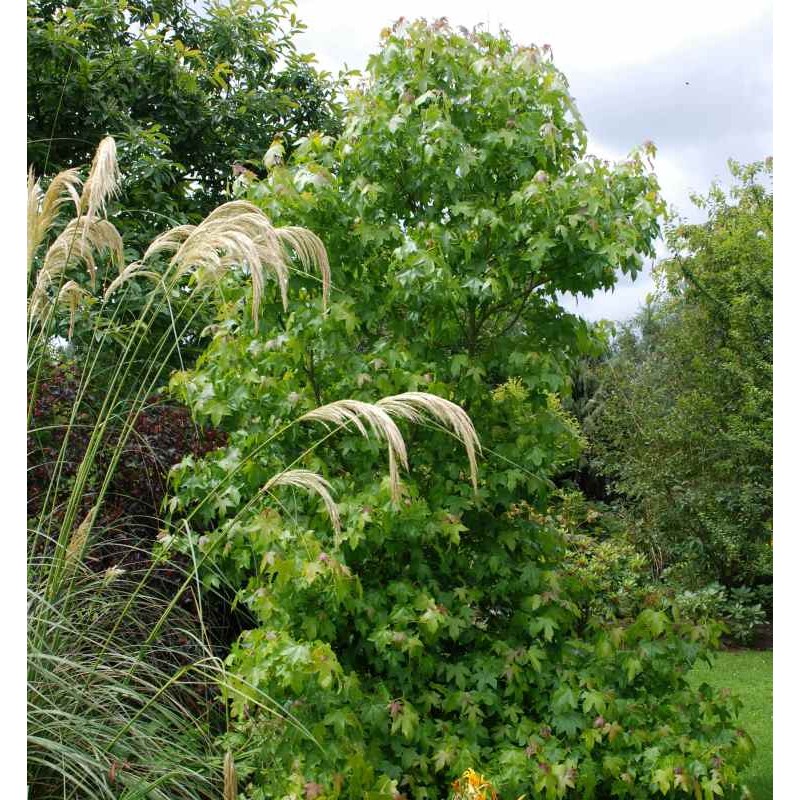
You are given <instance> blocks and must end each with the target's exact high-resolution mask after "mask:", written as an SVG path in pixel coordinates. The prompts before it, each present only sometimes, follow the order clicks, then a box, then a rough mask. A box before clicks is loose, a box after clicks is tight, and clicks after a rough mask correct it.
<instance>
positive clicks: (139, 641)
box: [27, 138, 335, 800]
mask: <svg viewBox="0 0 800 800" xmlns="http://www.w3.org/2000/svg"><path fill="white" fill-rule="evenodd" d="M81 187H82V189H81ZM119 191H120V175H119V170H118V167H117V163H116V148H115V145H114V141H113V139H111V138H106V139H104V140H103V141H102V142H101V144H100V146H99V148H98V151H97V154H96V156H95V159H94V161H93V163H92V165H91V168H90V170H89V172H88V175H87V177H86V179H85V181H82V178H81V172H80V170H77V169H71V170H66V171H64V172H62V173H60V174H59V175H57V176H56V177H55V178H53V179H52V180H51V181H50V183H49V185H48V187H47V189H46V191H42V188H41V182H40V180H38V179H36V178H35V176H34V175H33V174H32V173H29V176H28V202H27V213H28V265H27V267H28V393H29V417H28V439H29V443H31V444H32V445H33V446H32V448H31V452H30V453H29V467H30V470H29V475H35V476H39V477H40V478H41V477H44V478H45V483H44V484H42V485H39V486H37V487H36V488H37V491H36V492H35V494H34V496H32V497H31V498H30V501H31V505H30V510H31V513H30V514H29V530H28V597H29V604H28V783H29V788H30V792H31V796H32V797H37V798H45V799H46V800H49V798H56V797H59V798H78V797H93V798H94V797H97V798H104V797H108V798H111V797H115V798H116V797H124V798H128V799H129V800H132V798H134V797H136V798H143V797H151V798H187V799H188V798H198V799H199V798H209V799H210V798H217V797H219V796H220V795H221V794H222V795H223V796H225V797H231V798H233V797H235V796H236V794H237V789H236V768H235V754H234V753H231V752H230V750H226V749H225V748H224V747H222V746H221V744H220V741H219V739H218V736H219V735H220V734H223V733H224V732H225V730H226V727H227V726H228V721H229V718H228V709H227V702H228V700H226V701H225V702H222V703H220V702H219V698H220V697H222V696H224V697H225V698H229V699H230V698H236V697H237V696H238V695H239V694H240V693H241V692H247V697H248V701H249V702H250V703H251V705H253V707H255V708H261V709H262V710H263V711H264V713H267V714H271V715H274V716H277V717H280V718H285V719H291V718H292V715H291V714H290V713H289V712H287V711H286V710H285V709H282V708H279V707H276V706H275V704H274V703H272V701H271V699H270V698H269V697H268V696H267V695H265V694H264V693H263V692H261V691H260V689H259V688H258V687H254V686H250V685H248V683H247V682H246V681H242V680H241V679H237V681H236V684H235V685H233V684H232V683H231V682H230V681H229V680H228V677H227V670H226V668H225V666H224V664H223V662H222V660H221V658H220V654H221V655H223V656H224V655H225V644H226V643H227V640H226V638H225V636H230V635H231V634H230V633H229V632H228V633H226V631H225V630H222V631H221V632H220V631H219V630H217V628H216V627H215V628H212V627H211V625H210V621H209V619H208V618H207V616H206V611H205V609H206V608H207V607H208V606H212V607H214V608H217V609H218V608H219V606H220V602H221V601H220V600H219V599H215V596H214V593H204V594H203V596H202V597H201V595H200V593H199V579H198V572H197V566H198V560H197V559H198V557H199V555H198V554H197V553H192V554H191V555H190V556H189V557H187V558H184V559H182V560H181V561H179V562H174V563H172V562H169V561H166V562H165V561H164V560H163V559H162V560H160V561H156V560H155V559H154V558H153V555H152V552H151V548H152V545H153V540H152V539H150V540H148V539H146V538H145V539H144V540H141V538H137V537H141V536H142V535H143V534H142V533H141V530H142V521H141V519H134V518H133V517H131V518H130V519H128V518H127V517H126V514H125V512H124V509H122V510H121V509H120V505H119V499H118V498H117V497H114V498H113V501H112V498H111V495H110V488H111V487H112V486H115V485H116V481H117V474H118V472H119V471H120V470H121V469H122V468H123V466H124V467H125V469H128V465H127V463H126V462H127V460H129V459H130V458H131V453H132V452H133V450H132V448H131V444H130V443H131V441H132V439H133V440H135V439H136V437H137V436H140V435H141V434H140V433H139V422H140V420H142V419H143V418H145V417H147V415H148V414H152V403H153V398H154V397H156V396H157V394H158V391H157V390H158V389H159V385H160V381H161V380H162V376H163V374H164V370H165V366H166V365H167V364H168V363H169V360H170V358H171V357H172V355H173V354H174V353H175V352H176V351H180V348H181V343H182V341H184V340H185V338H186V336H187V335H188V331H190V330H191V326H192V324H193V319H194V316H193V314H189V316H188V318H177V317H175V316H173V317H172V324H171V326H170V327H169V328H167V329H165V330H156V333H155V334H154V333H153V327H152V323H153V320H155V319H157V318H158V316H159V315H160V314H163V313H164V312H165V309H166V310H167V313H168V314H170V315H171V314H172V311H171V309H172V304H173V303H174V302H175V299H176V297H181V296H182V297H183V298H185V299H188V300H190V301H191V302H192V303H194V306H195V312H193V313H196V309H198V308H201V307H202V304H203V303H204V298H203V297H201V296H200V295H199V294H198V292H199V291H200V290H203V289H205V288H206V287H208V286H209V285H210V286H211V288H212V289H213V288H214V287H215V286H217V285H218V284H219V283H221V282H223V281H225V280H227V279H229V278H230V277H231V276H233V279H235V280H241V281H242V282H243V283H244V282H245V281H248V280H249V282H250V286H251V293H252V308H253V319H254V322H255V321H256V318H257V314H258V312H259V307H260V304H261V302H262V296H263V293H264V288H265V287H264V281H263V274H264V272H265V271H266V270H268V269H272V270H273V273H274V274H275V276H276V279H277V281H278V283H279V294H280V297H281V299H282V303H285V302H286V301H287V290H288V284H289V277H290V271H291V270H293V269H294V267H293V266H292V265H293V263H294V261H295V260H296V261H297V263H298V264H299V265H300V267H301V268H302V269H303V270H306V269H308V268H311V267H312V266H314V265H317V266H319V268H320V271H321V274H322V282H323V305H324V304H325V303H326V302H327V297H328V293H329V291H330V274H329V268H328V265H327V259H326V255H325V251H324V247H323V245H322V243H321V241H320V240H319V239H318V238H317V237H316V236H314V235H313V234H311V233H310V232H309V231H306V230H304V229H301V228H298V227H297V226H293V227H291V228H290V229H286V230H279V229H275V228H273V227H272V226H271V225H270V223H269V220H268V219H267V217H266V216H265V215H264V214H263V212H261V211H260V210H259V209H256V208H254V207H251V206H247V204H242V203H238V204H236V203H232V204H228V205H227V206H223V207H221V208H220V209H218V210H217V212H215V213H213V214H211V215H210V216H209V218H208V219H207V220H206V221H205V222H204V223H201V224H200V225H199V226H197V228H196V229H193V230H192V231H186V230H181V231H179V232H178V233H177V234H175V233H172V234H170V235H171V236H172V239H173V240H177V239H180V241H181V243H182V244H179V245H178V246H177V247H176V248H175V249H176V253H175V256H174V257H173V258H172V259H171V260H170V261H169V262H167V263H164V262H163V260H162V258H161V257H160V255H159V252H160V251H163V250H164V249H166V248H165V247H161V248H158V247H156V248H155V249H151V251H150V252H148V254H147V268H146V269H144V268H142V263H141V262H134V263H132V264H128V265H125V263H124V252H125V251H124V247H123V243H122V240H121V238H120V236H119V233H118V232H117V229H116V227H115V225H114V223H113V215H112V214H111V210H112V207H111V201H112V200H113V198H114V196H115V195H116V194H117V193H118V192H119ZM70 210H71V211H72V212H73V214H74V216H73V217H72V218H71V219H70V218H68V213H69V211H70ZM170 235H168V236H165V237H163V238H162V240H161V244H162V245H163V244H164V242H165V241H169V240H170ZM184 245H187V246H184ZM115 273H116V276H115ZM139 278H145V279H146V281H138V283H139V286H138V287H136V290H135V292H133V296H135V297H136V302H135V303H131V302H129V298H130V297H131V296H132V289H133V286H134V283H137V280H135V279H139ZM193 278H197V279H196V280H192V279H193ZM103 283H105V284H106V286H105V290H104V291H103V286H102V285H103ZM142 291H143V292H144V294H143V295H142ZM176 293H177V294H176ZM142 298H143V299H142ZM126 316H127V317H133V318H134V324H132V325H131V324H130V322H129V320H128V321H126ZM73 337H74V338H73ZM81 337H82V338H81ZM67 384H69V386H67ZM62 397H65V398H68V401H67V402H68V405H67V406H65V407H64V408H62V409H60V411H58V412H57V413H56V417H55V418H54V419H49V417H48V414H49V412H50V411H51V408H50V406H51V405H53V403H54V402H56V403H57V401H58V398H62ZM54 398H55V400H54ZM37 458H43V459H45V461H43V462H42V463H39V462H38V461H37V460H36V459H37ZM31 459H33V460H31ZM169 466H170V462H167V463H163V464H160V468H161V469H162V470H164V471H165V470H166V469H168V467H169ZM289 484H290V485H294V486H298V485H304V486H314V487H316V488H318V490H322V489H324V486H325V482H324V480H323V479H321V478H320V479H318V480H316V481H315V480H313V479H312V478H311V477H310V474H309V475H306V476H302V475H301V474H300V473H299V472H298V471H294V473H293V472H291V471H285V472H284V473H283V474H282V475H278V476H276V479H275V480H274V481H273V482H272V484H271V486H279V485H289ZM151 490H152V491H158V490H159V485H158V484H155V485H154V486H153V487H151ZM323 499H325V497H323ZM160 500H161V498H160V497H159V498H157V499H156V500H155V501H153V502H154V503H155V506H156V510H155V513H156V514H157V513H158V506H159V504H160ZM328 500H329V502H328V507H329V509H330V510H331V511H332V512H335V506H334V505H333V502H332V500H330V498H328ZM160 522H161V521H160V520H159V519H158V518H157V517H154V518H153V519H151V520H148V521H146V524H145V525H144V531H150V530H152V529H153V527H154V526H157V525H159V523H160ZM115 543H116V544H115ZM109 559H111V561H112V563H111V564H110V565H109V566H106V567H105V568H104V567H103V566H102V565H105V564H107V563H108V562H109ZM228 601H229V598H228V597H227V596H226V597H225V600H224V602H228ZM226 613H227V615H228V616H229V615H230V610H229V609H228V610H227V612H226ZM301 727H302V726H301ZM306 735H308V734H306ZM245 744H246V743H245Z"/></svg>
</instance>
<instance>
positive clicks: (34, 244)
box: [27, 168, 81, 272]
mask: <svg viewBox="0 0 800 800" xmlns="http://www.w3.org/2000/svg"><path fill="white" fill-rule="evenodd" d="M80 185H81V178H80V175H79V174H78V170H77V169H67V170H64V171H63V172H59V173H58V175H56V176H55V178H53V180H52V181H50V185H49V186H48V187H47V191H46V192H45V193H44V195H43V194H42V189H41V185H40V183H39V180H38V179H35V176H34V174H33V168H31V169H30V171H29V172H28V214H27V217H28V272H30V270H31V267H32V265H33V257H34V256H35V255H36V251H37V250H38V249H39V245H40V244H41V243H42V240H43V239H44V237H45V235H46V234H47V232H48V231H49V230H50V228H51V227H52V225H53V222H54V221H55V218H56V215H57V214H58V211H59V209H60V208H61V206H62V205H63V204H64V203H66V202H67V201H68V200H70V199H71V200H72V202H73V204H74V205H75V213H76V214H80V207H81V200H80V197H79V195H78V187H79V186H80Z"/></svg>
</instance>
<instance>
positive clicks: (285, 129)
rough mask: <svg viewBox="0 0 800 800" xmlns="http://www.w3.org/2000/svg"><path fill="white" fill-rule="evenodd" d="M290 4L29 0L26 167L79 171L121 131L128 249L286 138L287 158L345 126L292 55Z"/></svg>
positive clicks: (305, 61) (317, 77) (315, 78)
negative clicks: (316, 135)
mask: <svg viewBox="0 0 800 800" xmlns="http://www.w3.org/2000/svg"><path fill="white" fill-rule="evenodd" d="M292 7H293V3H292V2H291V0H282V1H281V2H269V3H267V2H264V1H263V0H231V1H230V2H219V0H206V1H205V2H204V3H203V4H202V5H198V4H196V3H193V2H190V1H189V0H122V2H118V0H29V2H28V161H29V163H30V164H31V165H32V166H33V168H34V171H35V172H36V174H37V175H45V176H49V175H52V174H54V173H56V172H58V171H60V170H63V169H66V168H69V167H76V166H81V165H83V164H86V163H88V162H89V161H90V160H91V157H92V155H93V153H94V149H95V147H96V146H97V143H98V142H99V141H100V140H101V139H102V138H103V137H104V136H106V135H109V134H110V135H112V136H114V137H115V138H116V139H117V141H118V143H119V146H120V167H121V170H122V173H123V174H124V175H125V183H124V186H123V190H124V191H123V196H124V202H123V203H122V205H121V207H120V209H119V212H118V213H119V216H120V218H119V220H117V222H118V227H120V229H121V232H122V233H123V236H124V238H125V241H126V243H128V245H129V246H131V247H135V246H136V245H137V244H138V245H139V246H140V247H141V245H142V244H143V243H147V242H149V241H150V239H152V237H153V235H154V234H155V233H157V232H158V231H160V230H164V229H165V228H166V227H168V226H169V225H170V224H176V223H182V222H198V221H199V220H200V219H202V218H203V217H204V216H205V215H206V214H208V213H209V212H210V211H211V210H212V209H213V208H214V207H215V206H216V205H218V204H219V203H220V202H222V200H223V198H224V196H225V191H226V188H227V187H228V186H229V184H230V182H231V180H232V177H233V176H234V175H235V171H238V170H241V169H244V168H247V169H250V170H255V171H258V170H259V167H260V168H261V169H263V164H261V159H262V157H263V156H264V153H265V152H266V150H267V148H268V147H269V145H270V143H271V142H272V140H273V139H274V138H275V136H276V135H280V136H282V137H283V140H284V143H285V147H286V148H287V150H290V149H291V147H292V145H293V143H294V141H295V140H296V139H297V138H298V137H300V136H303V135H304V134H305V133H307V132H308V131H310V130H321V131H325V132H327V133H334V132H336V131H337V130H338V129H339V128H338V125H339V123H338V116H337V113H338V112H337V107H336V104H335V102H334V98H333V94H334V87H333V85H332V84H331V82H330V81H329V80H328V77H327V76H326V75H325V74H324V73H319V72H317V71H316V69H315V68H314V67H313V65H312V63H311V60H310V58H309V57H307V56H301V55H299V54H297V52H296V51H295V46H294V41H293V38H294V36H295V35H296V34H297V33H299V32H300V31H301V30H303V29H304V26H303V24H302V23H301V22H300V21H299V20H298V19H297V18H296V17H295V15H294V13H292V10H291V9H292ZM140 253H141V250H139V253H138V254H140Z"/></svg>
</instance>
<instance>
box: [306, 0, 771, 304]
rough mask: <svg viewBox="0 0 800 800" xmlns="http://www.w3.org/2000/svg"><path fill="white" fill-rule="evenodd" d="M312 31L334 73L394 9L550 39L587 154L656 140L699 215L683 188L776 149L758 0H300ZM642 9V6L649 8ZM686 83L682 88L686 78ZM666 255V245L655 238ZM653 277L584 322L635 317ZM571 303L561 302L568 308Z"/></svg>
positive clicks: (665, 180) (667, 183) (370, 45)
mask: <svg viewBox="0 0 800 800" xmlns="http://www.w3.org/2000/svg"><path fill="white" fill-rule="evenodd" d="M297 5H298V16H299V17H300V18H301V19H302V20H303V21H304V22H306V24H307V25H308V31H307V32H306V33H304V34H303V35H302V36H300V37H299V38H298V42H297V44H298V47H299V49H301V50H303V51H311V52H314V53H316V55H317V58H318V60H319V63H320V66H321V67H323V68H324V69H327V70H329V71H330V72H333V73H334V74H336V73H338V71H339V70H340V69H342V68H343V67H344V66H345V64H346V65H347V66H348V68H350V69H363V68H364V67H365V66H366V62H367V59H368V57H369V55H370V54H372V53H374V52H376V51H377V49H378V43H379V35H380V31H381V29H382V28H384V27H386V26H388V25H391V24H392V23H393V22H394V21H395V20H396V19H398V18H399V17H400V16H405V17H406V18H408V19H413V18H416V17H420V16H423V17H427V18H428V19H436V18H438V17H442V16H445V17H447V18H448V20H449V21H450V23H451V24H452V25H465V26H467V27H472V26H473V25H476V24H478V23H484V24H487V23H488V25H489V27H490V28H491V29H492V30H495V31H496V30H497V29H498V26H499V25H502V26H503V27H505V28H507V29H508V30H509V32H510V33H511V35H512V37H513V38H514V39H515V41H517V42H520V43H522V44H527V43H535V44H539V45H541V44H544V43H548V44H550V45H551V47H552V48H553V53H554V59H555V63H556V65H557V66H558V67H559V69H561V70H562V72H564V73H565V74H566V76H567V78H568V80H569V81H570V87H571V90H572V92H573V94H574V95H575V97H576V100H577V104H578V108H579V109H580V110H581V113H582V114H583V116H584V119H585V122H586V124H587V127H588V130H589V142H590V147H589V149H590V152H593V153H595V154H597V155H600V156H602V157H604V158H608V159H610V160H616V159H620V158H623V157H624V156H625V155H626V154H627V153H628V152H629V150H630V149H631V148H632V147H634V146H636V145H639V144H641V143H642V142H643V141H644V140H645V139H652V140H653V141H654V142H655V143H656V145H657V146H658V148H659V154H658V158H657V159H656V173H657V174H658V177H659V181H660V183H661V188H662V193H663V195H664V198H665V199H666V201H667V203H668V204H669V205H670V206H673V207H674V208H676V209H677V210H678V211H679V213H680V214H681V215H682V216H685V217H688V218H689V219H690V220H693V221H697V220H699V219H700V215H699V212H698V211H697V210H696V209H695V208H694V207H693V206H692V204H691V203H690V201H689V194H690V192H693V191H696V192H700V193H703V192H705V191H706V190H707V188H708V186H709V184H710V183H711V181H712V180H714V179H717V180H720V181H721V182H722V183H723V184H724V183H726V182H727V180H726V178H727V167H726V162H727V159H728V158H729V157H733V158H735V159H736V160H738V161H745V162H746V161H753V160H756V159H760V158H764V157H765V156H767V155H769V154H771V152H772V5H771V3H770V2H766V1H765V0H704V2H697V0H672V2H670V4H669V5H668V7H665V8H663V10H661V11H659V13H652V11H653V9H652V8H651V7H647V6H643V5H642V4H641V2H638V0H616V1H613V0H610V1H609V2H605V3H590V2H586V3H575V2H571V3H564V2H561V3H553V2H548V3H542V2H535V0H534V1H533V2H531V1H530V0H529V2H526V3H522V2H518V0H491V1H490V0H481V1H480V2H476V1H475V0H382V1H380V0H379V2H361V1H360V0H359V1H356V0H340V2H337V3H331V2H329V0H299V1H298V4H297ZM645 12H647V13H645ZM687 82H688V85H687ZM659 249H660V251H661V252H662V253H663V246H662V245H659ZM651 289H652V281H651V280H650V278H649V275H648V274H647V273H645V274H644V275H640V276H639V277H638V278H637V280H636V281H635V282H632V281H631V280H630V278H625V277H620V280H619V282H618V284H617V287H616V289H615V291H614V292H605V293H600V294H597V295H595V296H594V297H593V298H591V299H587V298H581V299H580V300H578V302H577V310H578V311H579V313H581V314H583V315H585V316H586V317H587V318H590V319H598V318H600V317H609V318H612V319H623V318H626V317H629V316H631V315H632V314H633V313H634V312H635V311H636V309H637V307H638V306H639V304H640V303H641V302H643V300H644V298H645V296H646V294H647V292H648V291H650V290H651ZM573 302H574V301H565V303H566V304H567V307H570V308H571V306H572V303H573Z"/></svg>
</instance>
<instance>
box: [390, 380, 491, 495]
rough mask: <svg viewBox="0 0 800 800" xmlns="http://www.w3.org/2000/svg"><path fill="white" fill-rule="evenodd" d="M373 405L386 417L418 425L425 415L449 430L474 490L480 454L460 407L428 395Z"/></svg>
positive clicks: (410, 394) (469, 422)
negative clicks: (461, 451)
mask: <svg viewBox="0 0 800 800" xmlns="http://www.w3.org/2000/svg"><path fill="white" fill-rule="evenodd" d="M376 405H377V406H379V407H380V408H382V409H384V410H385V411H386V412H387V413H389V414H392V415H394V416H398V417H402V418H403V419H407V420H409V421H410V422H414V423H418V422H422V421H423V420H424V414H425V413H427V414H430V415H431V416H432V417H435V418H436V419H437V420H438V421H439V422H441V423H442V424H443V425H446V426H448V427H450V428H452V430H453V433H454V434H455V436H456V438H457V439H458V440H459V441H460V442H461V443H462V444H463V445H464V449H465V450H466V451H467V458H468V459H469V471H470V478H471V480H472V486H473V488H474V489H475V490H477V488H478V464H477V459H476V455H475V454H476V452H477V453H480V452H481V443H480V440H479V439H478V434H477V432H476V431H475V426H474V425H473V424H472V420H471V419H470V417H469V414H467V412H466V411H464V409H463V408H461V406H459V405H458V404H456V403H453V402H451V401H450V400H445V399H444V398H443V397H439V396H438V395H435V394H429V393H428V392H404V393H403V394H396V395H392V396H390V397H384V398H382V399H381V400H378V402H377V403H376Z"/></svg>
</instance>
